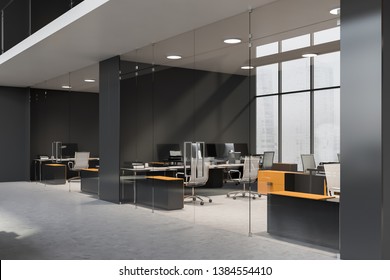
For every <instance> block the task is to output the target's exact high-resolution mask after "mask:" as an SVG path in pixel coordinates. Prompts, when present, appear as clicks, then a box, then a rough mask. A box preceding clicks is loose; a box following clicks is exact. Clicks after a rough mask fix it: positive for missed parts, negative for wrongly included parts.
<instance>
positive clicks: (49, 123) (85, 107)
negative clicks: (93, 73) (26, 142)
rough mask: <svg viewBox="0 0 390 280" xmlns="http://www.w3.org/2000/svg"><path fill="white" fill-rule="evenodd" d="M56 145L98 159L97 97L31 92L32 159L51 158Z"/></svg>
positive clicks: (40, 91) (40, 90)
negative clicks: (72, 147)
mask: <svg viewBox="0 0 390 280" xmlns="http://www.w3.org/2000/svg"><path fill="white" fill-rule="evenodd" d="M53 141H60V142H63V143H77V144H78V148H79V151H88V152H90V153H91V156H92V157H98V156H99V95H98V94H96V93H85V92H69V91H53V90H44V89H31V158H32V159H34V158H36V157H37V156H38V155H48V156H51V143H52V142H53Z"/></svg>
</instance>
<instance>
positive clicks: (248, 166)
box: [226, 156, 261, 199]
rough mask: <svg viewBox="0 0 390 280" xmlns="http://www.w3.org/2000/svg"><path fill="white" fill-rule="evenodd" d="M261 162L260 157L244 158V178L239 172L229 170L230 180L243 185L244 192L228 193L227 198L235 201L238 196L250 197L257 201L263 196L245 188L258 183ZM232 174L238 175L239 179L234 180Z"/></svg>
mask: <svg viewBox="0 0 390 280" xmlns="http://www.w3.org/2000/svg"><path fill="white" fill-rule="evenodd" d="M259 162H260V157H255V156H246V157H245V158H244V167H243V171H242V173H243V174H242V176H241V172H240V171H239V170H229V176H230V180H232V181H233V182H236V184H243V187H242V190H239V191H233V192H229V193H227V194H226V196H227V197H230V196H233V199H236V198H237V196H239V195H240V196H246V195H248V196H250V197H252V198H253V199H255V198H256V197H261V194H259V193H258V192H254V191H249V190H247V189H246V187H245V185H246V184H251V183H254V182H256V181H257V174H258V171H259ZM232 173H238V178H232Z"/></svg>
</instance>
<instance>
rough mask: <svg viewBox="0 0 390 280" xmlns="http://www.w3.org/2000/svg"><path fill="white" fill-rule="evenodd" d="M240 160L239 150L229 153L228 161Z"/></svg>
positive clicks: (237, 161) (236, 161)
mask: <svg viewBox="0 0 390 280" xmlns="http://www.w3.org/2000/svg"><path fill="white" fill-rule="evenodd" d="M240 161H241V152H230V153H229V163H240Z"/></svg>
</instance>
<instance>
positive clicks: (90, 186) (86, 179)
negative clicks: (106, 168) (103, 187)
mask: <svg viewBox="0 0 390 280" xmlns="http://www.w3.org/2000/svg"><path fill="white" fill-rule="evenodd" d="M80 177H81V180H80V181H81V183H80V188H81V191H82V192H87V193H92V194H97V195H98V194H99V169H97V168H86V169H83V170H81V171H80Z"/></svg>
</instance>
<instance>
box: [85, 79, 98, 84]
mask: <svg viewBox="0 0 390 280" xmlns="http://www.w3.org/2000/svg"><path fill="white" fill-rule="evenodd" d="M84 82H86V83H94V82H96V80H94V79H85V80H84Z"/></svg>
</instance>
